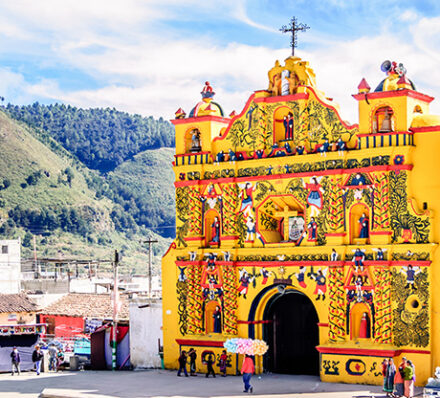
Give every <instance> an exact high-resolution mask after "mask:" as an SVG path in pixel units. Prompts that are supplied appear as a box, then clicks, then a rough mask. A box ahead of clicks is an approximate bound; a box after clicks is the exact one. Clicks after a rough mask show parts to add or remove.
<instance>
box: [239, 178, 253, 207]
mask: <svg viewBox="0 0 440 398" xmlns="http://www.w3.org/2000/svg"><path fill="white" fill-rule="evenodd" d="M238 186H239V187H240V188H241V192H240V195H239V198H240V199H241V206H240V213H241V212H243V213H244V214H246V213H248V215H251V210H252V206H253V202H254V201H253V198H252V195H253V193H254V191H255V190H256V189H257V186H256V185H255V186H254V187H253V186H252V183H250V182H246V183H245V184H238Z"/></svg>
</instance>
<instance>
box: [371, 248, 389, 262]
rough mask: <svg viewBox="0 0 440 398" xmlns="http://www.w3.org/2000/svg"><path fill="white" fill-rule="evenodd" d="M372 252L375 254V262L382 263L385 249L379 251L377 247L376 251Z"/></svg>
mask: <svg viewBox="0 0 440 398" xmlns="http://www.w3.org/2000/svg"><path fill="white" fill-rule="evenodd" d="M373 251H374V252H376V260H377V261H383V260H384V259H385V258H384V257H385V252H386V251H387V249H381V248H380V247H378V248H377V249H373Z"/></svg>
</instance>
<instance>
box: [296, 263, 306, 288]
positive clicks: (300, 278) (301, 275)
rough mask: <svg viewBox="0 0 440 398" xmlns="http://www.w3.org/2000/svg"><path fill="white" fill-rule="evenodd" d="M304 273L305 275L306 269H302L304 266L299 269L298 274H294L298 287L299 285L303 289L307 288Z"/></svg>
mask: <svg viewBox="0 0 440 398" xmlns="http://www.w3.org/2000/svg"><path fill="white" fill-rule="evenodd" d="M305 273H306V267H304V265H301V266H300V267H299V272H296V273H295V277H296V280H297V281H298V285H300V286H301V287H302V288H304V289H305V288H306V287H307V285H306V282H305V280H304V279H305V278H304V277H305Z"/></svg>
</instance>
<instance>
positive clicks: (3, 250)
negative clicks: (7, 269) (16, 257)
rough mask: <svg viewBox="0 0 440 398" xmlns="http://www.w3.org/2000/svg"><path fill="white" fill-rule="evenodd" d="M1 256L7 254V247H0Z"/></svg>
mask: <svg viewBox="0 0 440 398" xmlns="http://www.w3.org/2000/svg"><path fill="white" fill-rule="evenodd" d="M2 254H8V246H2Z"/></svg>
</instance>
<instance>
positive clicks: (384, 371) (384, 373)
mask: <svg viewBox="0 0 440 398" xmlns="http://www.w3.org/2000/svg"><path fill="white" fill-rule="evenodd" d="M387 369H388V359H384V360H383V361H382V376H383V390H384V391H385V385H386V382H387Z"/></svg>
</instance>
